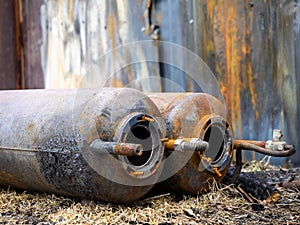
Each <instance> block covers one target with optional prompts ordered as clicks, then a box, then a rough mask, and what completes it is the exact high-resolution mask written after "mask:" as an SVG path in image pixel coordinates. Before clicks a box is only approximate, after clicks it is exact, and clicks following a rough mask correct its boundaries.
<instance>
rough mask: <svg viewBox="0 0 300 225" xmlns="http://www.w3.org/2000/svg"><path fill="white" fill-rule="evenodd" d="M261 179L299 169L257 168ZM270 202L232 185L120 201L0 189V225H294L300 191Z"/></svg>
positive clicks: (298, 213)
mask: <svg viewBox="0 0 300 225" xmlns="http://www.w3.org/2000/svg"><path fill="white" fill-rule="evenodd" d="M257 176H261V177H263V178H264V179H266V182H269V183H272V182H273V183H274V184H275V183H277V182H278V181H281V180H283V179H286V178H289V177H290V176H300V168H295V169H293V170H283V169H276V170H271V171H267V172H257ZM278 190H279V191H280V193H281V196H280V199H279V200H278V201H277V202H276V203H272V204H257V203H250V202H248V201H247V200H246V199H245V198H244V197H243V196H242V195H241V194H240V192H239V191H238V190H237V189H236V187H234V186H233V185H229V186H221V187H220V186H218V185H216V184H215V185H213V186H212V190H211V192H209V193H207V194H204V195H198V196H185V195H179V194H174V193H166V194H163V195H159V196H151V197H149V198H146V199H143V200H140V201H137V202H134V203H131V204H126V205H115V204H110V203H102V202H94V201H88V200H81V199H72V198H66V197H62V196H57V195H51V194H43V193H42V194H41V193H29V192H23V191H16V190H13V189H10V188H0V214H1V216H0V224H300V191H293V190H288V189H283V188H280V187H278Z"/></svg>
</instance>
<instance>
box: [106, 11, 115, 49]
mask: <svg viewBox="0 0 300 225" xmlns="http://www.w3.org/2000/svg"><path fill="white" fill-rule="evenodd" d="M107 30H108V36H109V40H110V42H111V47H112V48H115V46H116V40H115V33H116V29H115V17H114V15H109V16H108V17H107Z"/></svg>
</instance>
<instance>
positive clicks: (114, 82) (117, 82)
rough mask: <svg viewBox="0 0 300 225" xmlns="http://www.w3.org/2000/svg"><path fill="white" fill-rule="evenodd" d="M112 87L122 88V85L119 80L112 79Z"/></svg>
mask: <svg viewBox="0 0 300 225" xmlns="http://www.w3.org/2000/svg"><path fill="white" fill-rule="evenodd" d="M111 86H112V87H124V84H123V82H122V81H121V80H119V79H118V78H117V77H114V78H113V79H112V81H111Z"/></svg>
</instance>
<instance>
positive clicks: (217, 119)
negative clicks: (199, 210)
mask: <svg viewBox="0 0 300 225" xmlns="http://www.w3.org/2000/svg"><path fill="white" fill-rule="evenodd" d="M148 96H149V97H150V98H151V99H152V100H153V101H154V102H155V104H156V105H157V106H158V108H159V110H160V112H161V113H162V116H163V118H164V120H165V123H166V125H167V135H166V137H167V139H165V140H164V141H165V144H166V147H167V148H171V147H169V146H172V145H174V144H173V143H176V142H174V140H178V139H179V140H183V141H184V140H192V139H196V140H198V139H200V140H203V141H204V143H205V144H206V145H204V147H205V146H207V147H205V148H206V149H205V150H204V151H188V149H187V151H185V150H184V149H181V150H180V151H176V149H175V151H174V149H173V151H170V152H169V153H168V156H167V159H166V162H165V169H164V173H163V174H164V176H165V177H164V178H165V179H167V178H168V176H170V175H172V173H173V174H174V175H173V176H171V177H170V178H168V179H167V180H166V181H165V182H162V186H168V187H172V188H174V189H175V190H177V191H179V192H182V193H188V194H196V193H201V192H205V191H208V190H209V187H210V186H211V184H212V182H213V180H215V181H217V182H220V181H221V180H222V179H223V178H224V176H225V174H226V172H227V170H228V168H229V166H230V162H231V159H232V131H231V128H230V124H229V122H228V121H227V119H226V110H225V107H224V105H223V104H222V103H221V102H220V101H219V100H218V99H216V98H214V97H213V96H211V95H208V94H204V93H190V94H189V93H150V94H148ZM179 149H180V148H179ZM168 158H172V159H170V160H169V161H168ZM161 180H163V179H161Z"/></svg>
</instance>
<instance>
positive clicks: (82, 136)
mask: <svg viewBox="0 0 300 225" xmlns="http://www.w3.org/2000/svg"><path fill="white" fill-rule="evenodd" d="M164 136H165V127H164V125H163V123H162V121H161V119H160V112H159V110H158V109H157V107H156V106H155V104H154V103H153V102H152V101H151V100H150V99H149V98H148V97H147V96H146V95H144V94H143V93H141V92H139V91H136V90H133V89H128V88H124V89H121V88H103V89H100V90H89V89H77V90H75V89H74V90H22V91H1V92H0V186H13V187H15V188H19V189H25V190H32V191H39V192H48V193H56V194H62V195H67V196H73V197H79V198H86V199H97V200H103V201H110V202H130V201H134V200H136V199H139V198H140V197H142V196H144V195H145V194H146V193H147V192H148V191H149V190H150V189H151V188H152V186H153V185H154V184H155V183H156V182H157V180H158V179H159V177H160V174H161V171H162V166H161V161H162V159H163V155H164V146H163V144H162V143H161V142H160V139H161V138H163V137H164Z"/></svg>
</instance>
